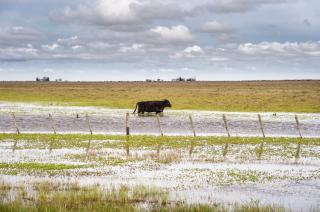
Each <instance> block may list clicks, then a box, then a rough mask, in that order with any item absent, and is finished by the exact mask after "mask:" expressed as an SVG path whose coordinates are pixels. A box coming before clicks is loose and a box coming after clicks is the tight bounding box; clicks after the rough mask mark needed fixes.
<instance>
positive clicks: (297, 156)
mask: <svg viewBox="0 0 320 212" xmlns="http://www.w3.org/2000/svg"><path fill="white" fill-rule="evenodd" d="M294 118H295V120H296V124H297V130H298V133H299V137H300V139H299V142H298V146H297V150H296V154H295V159H296V163H297V162H298V159H299V158H300V152H301V139H302V134H301V130H300V123H299V119H298V116H297V114H296V115H295V116H294Z"/></svg>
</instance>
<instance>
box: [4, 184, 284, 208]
mask: <svg viewBox="0 0 320 212" xmlns="http://www.w3.org/2000/svg"><path fill="white" fill-rule="evenodd" d="M35 188H36V189H35V190H31V191H30V190H26V189H25V188H24V187H21V188H13V189H18V191H19V192H17V193H16V196H15V198H14V200H13V201H9V202H8V201H4V199H3V197H1V199H0V211H8V212H11V211H12V212H13V211H23V212H24V211H31V212H33V211H59V212H63V211H119V212H122V211H129V212H130V211H159V212H160V211H174V212H175V211H177V212H178V211H179V212H180V211H181V212H182V211H199V212H200V211H229V210H230V209H231V211H235V212H238V211H239V212H242V211H274V212H276V211H285V208H283V207H281V206H277V205H261V204H259V202H256V201H251V202H248V203H242V204H232V205H230V206H228V207H226V206H224V205H223V204H218V203H216V204H211V205H209V204H193V205H187V204H186V203H184V202H174V201H170V200H169V198H168V192H167V191H165V190H160V189H158V188H156V187H145V186H135V187H132V188H130V187H127V186H125V185H121V186H120V187H119V188H117V189H116V188H110V189H107V190H105V189H102V188H100V187H99V186H90V187H79V186H77V185H71V186H68V185H53V184H52V183H49V182H48V183H46V182H44V183H42V185H41V186H40V187H39V186H35ZM9 191H10V190H6V192H9ZM29 192H30V193H36V195H31V194H29ZM26 200H28V201H26ZM141 204H143V205H145V206H146V207H144V208H141V207H140V206H141Z"/></svg>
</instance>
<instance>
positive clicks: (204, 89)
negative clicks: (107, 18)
mask: <svg viewBox="0 0 320 212" xmlns="http://www.w3.org/2000/svg"><path fill="white" fill-rule="evenodd" d="M319 93H320V81H317V80H312V81H244V82H150V83H146V82H49V83H45V82H1V83H0V101H10V102H29V103H32V102H36V103H44V104H59V105H74V106H102V107H109V108H132V109H133V108H134V107H135V103H136V102H137V101H141V100H158V99H165V98H166V99H169V100H170V101H171V103H172V105H173V108H172V109H196V110H219V111H261V112H264V111H279V112H280V111H282V112H284V111H285V112H320V95H319Z"/></svg>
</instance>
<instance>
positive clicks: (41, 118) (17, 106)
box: [0, 103, 320, 137]
mask: <svg viewBox="0 0 320 212" xmlns="http://www.w3.org/2000/svg"><path fill="white" fill-rule="evenodd" d="M12 113H14V114H15V119H16V123H15V121H14V117H13V115H12ZM126 113H129V119H128V127H129V129H130V134H145V135H159V134H160V132H161V130H162V132H163V134H164V135H193V129H192V124H191V121H190V116H191V117H192V121H193V125H194V130H195V133H196V135H199V136H201V135H216V136H227V130H226V125H225V122H224V120H223V114H224V115H225V117H226V123H227V127H228V130H229V133H230V135H231V136H240V137H241V136H262V130H261V125H260V123H259V119H258V113H254V112H252V113H250V112H220V111H195V110H166V111H165V112H164V113H163V114H161V115H160V119H159V120H160V127H161V130H160V128H159V124H158V121H157V118H156V116H155V115H154V114H150V115H144V116H139V115H137V114H132V110H126V109H105V108H97V107H71V106H68V107H64V106H45V105H37V104H22V103H0V132H3V133H14V132H16V131H17V127H18V129H19V131H20V132H21V133H53V132H54V131H56V132H57V133H89V132H90V129H89V128H91V130H92V132H93V133H94V134H125V132H126V128H125V126H126V124H125V122H126ZM49 114H51V116H52V119H51V118H50V117H49ZM86 115H88V116H86ZM260 115H261V120H262V128H263V131H264V133H265V136H266V137H298V136H299V131H298V128H297V122H296V119H295V115H297V117H298V120H299V124H300V126H299V128H300V132H301V135H302V136H303V137H320V113H297V114H295V113H277V112H274V113H273V112H270V113H260ZM87 117H88V118H87Z"/></svg>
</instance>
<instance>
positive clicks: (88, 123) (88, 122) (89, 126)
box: [77, 113, 92, 135]
mask: <svg viewBox="0 0 320 212" xmlns="http://www.w3.org/2000/svg"><path fill="white" fill-rule="evenodd" d="M77 115H78V114H77ZM86 121H87V125H88V128H89V132H90V134H91V135H92V129H91V125H90V120H89V115H88V113H86Z"/></svg>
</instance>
